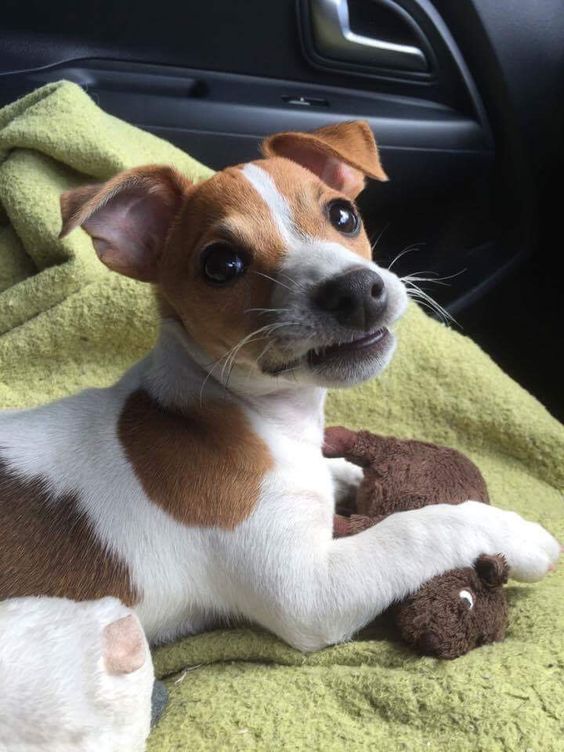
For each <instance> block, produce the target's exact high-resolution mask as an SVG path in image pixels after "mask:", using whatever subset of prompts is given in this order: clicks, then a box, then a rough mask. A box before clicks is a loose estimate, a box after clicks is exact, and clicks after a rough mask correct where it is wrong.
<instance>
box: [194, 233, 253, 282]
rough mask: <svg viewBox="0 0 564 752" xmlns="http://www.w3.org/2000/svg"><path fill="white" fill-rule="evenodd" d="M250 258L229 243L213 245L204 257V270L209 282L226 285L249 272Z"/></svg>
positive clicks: (205, 252)
mask: <svg viewBox="0 0 564 752" xmlns="http://www.w3.org/2000/svg"><path fill="white" fill-rule="evenodd" d="M248 265H249V257H248V255H247V254H246V253H245V251H243V250H241V249H240V248H236V247H235V246H232V245H229V244H228V243H212V245H209V246H208V247H207V248H206V250H205V251H204V253H203V255H202V270H203V272H204V277H205V278H206V280H207V281H208V282H211V283H212V284H214V285H225V284H227V283H228V282H233V280H235V279H236V278H237V277H240V276H241V275H242V274H244V273H245V272H246V271H247V267H248Z"/></svg>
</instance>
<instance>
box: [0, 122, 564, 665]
mask: <svg viewBox="0 0 564 752" xmlns="http://www.w3.org/2000/svg"><path fill="white" fill-rule="evenodd" d="M262 152H263V155H264V158H263V159H260V160H257V161H254V162H250V163H248V164H243V165H238V166H235V167H229V168H227V169H225V170H223V171H221V172H219V173H217V174H215V175H214V176H213V177H212V178H210V179H209V180H207V181H205V182H203V183H200V184H198V185H193V184H192V183H190V181H189V180H187V179H186V178H185V177H184V176H183V175H181V174H179V173H178V172H176V171H175V170H174V169H173V168H172V167H163V166H158V165H151V166H148V167H141V168H135V169H132V170H129V171H127V172H124V173H122V174H119V175H117V176H116V177H114V178H112V179H111V180H109V181H108V182H107V183H104V184H102V185H88V186H84V187H81V188H78V189H76V190H73V191H70V192H68V193H66V194H64V195H63V196H62V201H61V205H62V215H63V229H62V236H63V237H64V236H66V235H67V234H68V233H70V232H72V231H74V230H75V229H76V228H78V227H81V228H82V230H83V231H86V232H87V233H88V234H89V235H90V236H91V238H92V241H93V245H94V249H95V251H96V253H97V254H98V256H99V258H100V261H101V262H102V263H103V264H105V265H106V266H107V267H108V268H109V269H111V270H113V271H114V272H117V273H119V274H125V275H127V276H129V277H133V278H134V279H137V280H141V281H144V282H147V283H150V284H152V285H154V288H155V291H156V295H157V298H158V301H159V305H160V311H161V315H162V323H161V328H160V336H159V339H158V342H157V343H156V345H155V347H154V349H153V350H152V351H151V352H150V353H149V355H148V356H147V357H146V358H145V359H144V360H142V361H141V362H139V363H137V364H136V365H135V366H134V367H133V368H131V370H130V371H128V372H127V373H126V374H125V375H124V376H123V378H122V379H121V380H120V381H119V382H118V383H116V384H115V385H114V386H111V387H110V388H107V389H90V390H87V391H85V392H82V393H81V394H78V395H76V396H73V397H70V398H67V399H63V400H61V401H58V402H55V403H53V404H49V405H46V406H44V407H39V408H37V409H33V410H25V411H12V412H7V413H4V414H3V415H2V416H1V418H0V474H1V481H0V530H1V531H2V532H1V536H2V540H1V546H0V598H11V597H15V596H23V595H37V594H44V595H51V596H66V597H70V598H74V599H76V600H81V599H92V598H98V597H101V596H105V595H113V596H116V597H118V598H120V599H121V600H122V601H123V602H124V603H126V604H128V605H130V606H131V607H133V608H134V609H135V611H136V613H137V614H138V616H139V619H140V620H141V623H142V625H143V627H144V629H145V631H146V633H147V635H148V637H149V639H150V640H151V641H153V642H162V641H166V640H170V639H172V638H175V637H177V636H179V635H185V634H189V633H193V632H196V631H199V630H202V629H205V628H207V627H210V626H212V625H214V624H217V623H218V622H219V621H222V620H229V621H231V620H235V619H244V620H250V621H252V622H255V623H258V624H261V625H262V626H264V627H266V628H267V629H269V630H271V631H272V632H274V633H275V634H277V635H279V636H280V637H281V638H282V639H283V640H286V641H287V642H288V643H290V644H291V645H293V646H295V647H296V648H298V649H300V650H303V651H311V650H317V649H319V648H322V647H324V646H325V645H329V644H332V643H336V642H339V641H342V640H346V639H348V638H349V637H350V636H351V635H352V634H354V633H355V632H356V631H357V630H359V629H360V628H361V627H362V626H363V625H365V624H366V623H367V622H368V621H370V620H371V619H372V618H374V616H376V614H377V613H378V612H380V611H382V610H383V609H385V608H386V607H387V606H388V605H389V604H390V603H391V602H392V601H394V600H399V599H402V598H404V597H405V596H407V595H408V594H409V593H411V592H413V591H415V590H417V589H418V588H419V587H420V586H421V585H422V584H423V582H425V581H427V580H429V579H431V577H433V576H434V575H437V574H440V573H442V572H445V571H447V570H450V569H454V568H457V567H467V566H471V565H472V562H473V561H474V560H475V559H476V557H477V556H478V555H479V554H483V553H486V554H497V553H502V554H503V555H504V556H505V557H506V559H507V561H508V562H509V565H510V567H511V573H512V575H513V577H515V578H518V579H522V580H536V579H539V578H541V577H542V576H543V575H544V574H545V573H546V572H547V570H548V569H549V567H550V565H551V564H553V562H555V560H556V558H557V556H558V552H559V546H558V544H557V542H556V541H555V539H554V538H553V537H552V536H551V535H550V534H549V533H548V532H546V531H545V530H544V529H543V528H541V527H540V526H539V525H537V524H534V523H530V522H527V521H525V520H524V519H522V518H521V517H519V516H518V515H517V514H514V513H511V512H507V511H502V510H500V509H496V508H493V507H487V506H485V505H484V504H481V503H478V502H473V501H468V502H466V503H464V504H461V505H459V506H451V505H436V506H432V507H427V508H425V509H420V510H417V511H409V512H402V513H399V514H395V515H391V516H390V517H388V518H387V519H386V520H384V521H383V522H382V523H380V524H379V525H376V526H375V527H373V528H371V529H369V530H366V531H365V532H362V533H361V534H359V535H356V536H353V537H350V538H343V539H340V540H333V538H332V525H333V510H334V507H335V496H336V489H339V490H344V491H346V490H347V489H350V486H351V484H352V483H355V482H356V481H358V479H359V477H358V474H359V471H358V469H355V468H352V467H351V466H348V465H347V463H345V462H335V461H328V460H326V459H324V458H323V455H322V451H321V447H322V442H323V403H324V399H325V389H326V388H327V387H350V386H353V385H355V384H359V383H361V382H363V381H365V380H366V379H369V378H372V377H374V376H376V375H377V374H378V373H379V372H380V371H381V370H382V369H383V368H384V367H385V366H386V364H387V363H389V361H390V359H391V357H392V353H393V351H394V344H395V340H394V335H393V333H392V331H391V327H393V325H394V323H395V322H396V320H397V319H398V318H399V317H400V316H401V314H402V313H403V311H404V310H405V307H406V301H407V298H406V292H405V289H404V287H403V285H402V284H401V282H400V280H399V279H398V278H397V277H396V276H395V275H394V274H392V273H391V272H390V271H387V270H385V269H383V268H381V267H379V266H378V265H377V264H376V263H374V262H373V261H372V255H371V247H370V243H369V241H368V238H367V236H366V233H365V231H364V229H363V225H362V221H361V218H360V216H359V214H358V210H357V208H356V206H355V203H354V200H355V198H356V196H357V195H358V194H359V193H360V191H361V190H362V188H363V186H364V182H365V178H366V177H370V178H373V179H375V180H386V175H385V173H384V170H383V168H382V165H381V163H380V159H379V155H378V151H377V148H376V145H375V142H374V139H373V136H372V133H371V131H370V128H369V127H368V125H367V124H366V123H364V122H350V123H344V124H339V125H332V126H329V127H326V128H322V129H320V130H318V131H314V132H312V133H281V134H277V135H274V136H271V137H270V138H268V139H267V140H266V141H265V142H264V143H263V145H262ZM131 315H132V316H134V315H135V312H134V311H132V313H131ZM108 326H111V322H108Z"/></svg>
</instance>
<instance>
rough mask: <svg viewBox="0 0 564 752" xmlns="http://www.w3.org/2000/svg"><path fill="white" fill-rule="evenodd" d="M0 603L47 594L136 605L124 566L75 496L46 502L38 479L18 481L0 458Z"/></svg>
mask: <svg viewBox="0 0 564 752" xmlns="http://www.w3.org/2000/svg"><path fill="white" fill-rule="evenodd" d="M0 531H1V532H0V600H2V599H3V598H16V597H23V596H31V595H48V596H53V597H59V598H72V599H73V600H77V601H82V600H91V599H95V598H102V597H104V596H107V595H113V596H115V597H116V598H119V599H120V600H122V601H123V602H124V603H125V604H127V605H128V606H132V605H134V604H135V603H137V602H138V600H139V597H138V593H137V592H136V591H135V588H134V587H133V585H132V583H131V579H130V574H129V571H128V568H127V566H126V565H125V563H123V562H122V561H120V560H119V559H118V558H117V557H116V556H114V555H113V554H111V553H110V552H109V551H107V550H106V548H105V547H104V546H103V544H102V543H101V542H100V541H99V540H98V539H97V537H96V534H95V532H94V530H93V528H92V526H91V524H90V523H89V521H88V520H87V518H86V517H85V516H84V515H83V514H82V513H81V512H80V511H79V509H78V507H77V504H76V497H75V496H74V495H73V494H65V495H64V496H61V497H58V498H51V495H50V494H49V491H48V489H47V484H46V483H45V482H44V481H43V480H41V479H32V480H28V479H25V478H21V477H20V476H18V475H17V474H15V473H14V472H12V471H11V470H10V469H9V468H7V467H6V465H5V463H3V462H2V460H1V459H0Z"/></svg>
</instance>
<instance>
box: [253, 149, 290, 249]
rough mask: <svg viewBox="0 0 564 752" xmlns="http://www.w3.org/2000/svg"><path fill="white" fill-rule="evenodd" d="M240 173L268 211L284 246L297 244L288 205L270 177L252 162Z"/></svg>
mask: <svg viewBox="0 0 564 752" xmlns="http://www.w3.org/2000/svg"><path fill="white" fill-rule="evenodd" d="M241 172H242V173H243V175H244V176H245V177H246V178H247V180H248V181H249V183H250V184H251V185H252V186H253V188H254V189H255V191H256V192H257V193H258V194H259V196H260V197H261V198H262V200H263V201H264V203H265V204H266V205H267V206H268V208H269V209H270V213H271V215H272V219H273V220H274V224H275V225H276V227H277V228H278V232H279V233H280V235H281V236H282V240H283V241H284V243H285V245H286V246H287V247H288V246H292V245H293V244H295V243H296V242H299V236H298V235H297V233H296V230H295V227H294V222H293V220H292V210H291V208H290V205H289V203H288V202H287V201H286V199H285V198H284V196H283V195H282V194H281V193H280V191H279V190H278V188H277V187H276V183H275V182H274V180H273V179H272V176H271V175H269V174H268V172H267V171H266V170H263V168H262V167H258V165H256V164H253V163H252V162H249V163H248V164H246V165H245V166H244V167H243V168H242V170H241Z"/></svg>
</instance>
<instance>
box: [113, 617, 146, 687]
mask: <svg viewBox="0 0 564 752" xmlns="http://www.w3.org/2000/svg"><path fill="white" fill-rule="evenodd" d="M102 639H103V648H102V650H103V656H104V664H105V666H106V670H107V672H108V673H109V674H112V675H114V676H115V675H119V674H131V673H133V671H137V670H138V669H140V668H141V666H143V665H144V663H145V661H146V660H147V655H146V648H145V639H144V637H143V631H142V629H141V625H140V624H139V621H138V620H137V619H136V618H135V616H134V615H133V614H129V616H124V617H123V618H122V619H118V620H117V621H114V622H113V623H112V624H108V625H107V626H106V627H104V632H103V637H102Z"/></svg>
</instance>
